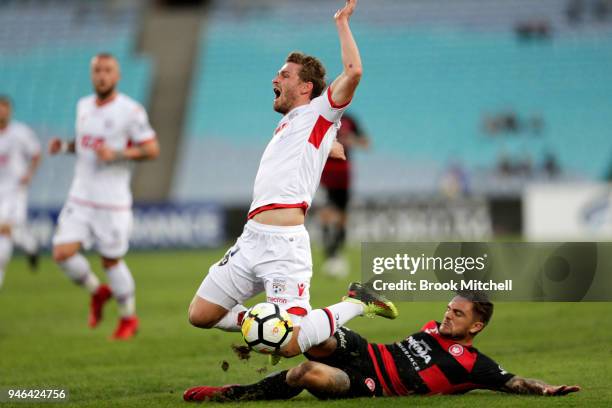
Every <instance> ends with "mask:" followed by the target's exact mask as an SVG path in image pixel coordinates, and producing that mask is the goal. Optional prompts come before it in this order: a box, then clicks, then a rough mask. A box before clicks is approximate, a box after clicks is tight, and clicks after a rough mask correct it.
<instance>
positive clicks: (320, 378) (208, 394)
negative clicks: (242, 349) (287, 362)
mask: <svg viewBox="0 0 612 408" xmlns="http://www.w3.org/2000/svg"><path fill="white" fill-rule="evenodd" d="M350 385H351V381H350V379H349V377H348V375H347V374H346V373H345V372H344V371H342V370H339V369H337V368H334V367H330V366H328V365H325V364H322V363H317V362H313V361H307V362H304V363H302V364H300V365H298V366H297V367H293V368H291V369H289V370H286V371H281V372H278V373H273V374H270V375H269V376H267V377H266V378H264V379H263V380H261V381H259V382H257V383H255V384H250V385H226V386H223V387H208V386H201V387H193V388H189V389H188V390H186V391H185V392H184V393H183V399H184V400H185V401H189V402H201V401H216V402H229V401H255V400H265V401H272V400H287V399H290V398H293V397H295V396H297V395H298V394H299V393H300V392H302V390H304V389H306V390H308V391H309V392H310V393H312V394H313V395H315V396H317V397H318V398H323V399H327V398H339V397H343V396H346V394H347V393H348V392H349V389H350Z"/></svg>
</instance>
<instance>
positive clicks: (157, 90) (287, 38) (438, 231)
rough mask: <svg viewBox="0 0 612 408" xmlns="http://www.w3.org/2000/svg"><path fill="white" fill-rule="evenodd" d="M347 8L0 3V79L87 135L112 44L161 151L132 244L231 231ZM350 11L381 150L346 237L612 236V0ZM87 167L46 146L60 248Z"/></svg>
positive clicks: (358, 105) (329, 55) (359, 108)
mask: <svg viewBox="0 0 612 408" xmlns="http://www.w3.org/2000/svg"><path fill="white" fill-rule="evenodd" d="M339 7H341V2H338V1H335V2H334V1H329V0H309V1H307V2H306V1H300V0H210V1H144V0H132V1H128V0H125V1H118V0H117V1H110V0H109V1H101V0H97V1H96V0H88V1H76V0H0V93H2V94H6V95H8V96H10V97H11V98H12V100H13V102H14V119H16V120H19V121H22V122H25V123H26V124H28V125H29V126H31V127H32V128H33V129H34V130H35V132H36V133H37V135H38V137H39V138H40V140H41V142H42V143H43V145H46V141H47V140H48V139H49V138H51V137H53V136H60V137H63V138H65V139H69V138H72V137H73V135H74V121H75V118H74V115H75V106H76V102H77V100H78V98H79V97H81V96H83V95H85V94H88V93H90V92H91V85H90V82H89V61H90V58H91V57H92V56H93V55H94V54H96V53H97V52H101V51H107V52H112V53H113V54H115V55H116V56H117V57H118V59H119V61H120V63H121V67H122V77H123V79H122V81H121V82H120V85H119V87H120V90H121V91H122V92H124V93H126V94H128V95H130V96H132V97H133V98H135V99H137V100H138V101H140V102H141V103H143V104H144V105H145V107H146V108H147V110H148V112H149V116H150V120H151V123H152V125H153V127H154V128H155V129H156V130H157V133H158V137H159V139H160V143H161V148H162V155H161V157H160V159H159V160H157V161H156V162H154V163H144V164H140V165H138V167H137V168H136V171H135V174H134V179H133V188H134V192H135V201H136V203H137V205H136V207H135V214H136V224H135V230H134V235H133V238H132V242H133V246H134V247H140V248H152V247H155V248H157V247H167V248H183V247H217V246H220V245H223V244H224V243H225V242H226V241H228V240H232V239H233V238H234V237H236V236H237V235H239V234H240V232H241V228H242V226H243V224H244V222H245V220H246V215H247V209H248V206H249V204H250V199H251V194H252V186H253V181H254V179H255V174H256V171H257V167H258V164H259V160H260V157H261V154H262V153H263V150H264V149H265V146H266V144H267V142H268V141H269V139H270V138H271V135H272V131H273V129H274V128H275V125H276V123H277V121H278V120H279V119H280V116H279V115H278V114H277V113H275V112H274V111H273V110H272V99H273V93H272V88H271V79H272V77H273V76H274V75H275V73H276V71H277V70H278V69H279V68H280V66H281V65H282V64H283V61H284V58H285V57H286V55H287V54H288V53H289V51H291V50H301V51H303V52H306V53H309V54H313V55H315V56H318V57H319V58H320V59H321V60H322V61H323V62H324V64H325V65H326V67H327V70H328V76H329V79H330V80H332V79H333V78H334V77H335V76H336V75H337V74H338V73H339V72H340V69H341V63H340V56H339V45H338V40H337V36H336V32H335V26H334V24H333V19H332V16H333V11H335V9H336V8H339ZM352 28H353V32H354V35H355V37H356V40H357V42H358V44H359V47H360V50H361V55H362V59H363V65H364V77H363V80H362V82H361V85H360V87H359V90H358V93H357V96H356V97H355V99H354V101H353V103H352V105H351V106H350V107H349V112H350V114H351V115H352V116H353V117H354V118H356V119H357V120H358V121H359V123H360V126H361V127H362V128H363V130H364V131H365V133H367V134H368V136H369V139H370V147H369V148H368V149H366V150H359V151H357V150H355V151H354V152H353V154H352V179H353V183H352V184H353V186H352V187H353V192H352V200H351V203H350V208H349V219H348V231H347V236H348V240H349V241H350V242H353V243H358V242H362V241H368V240H370V241H400V240H421V241H427V240H441V239H463V240H488V239H493V238H496V237H512V238H517V239H528V240H582V239H610V238H612V194H611V191H612V190H611V189H610V187H609V184H608V181H609V180H610V179H611V178H612V148H611V147H612V142H611V141H612V1H610V0H538V1H532V0H428V1H425V0H376V1H374V0H361V1H360V3H359V10H358V12H357V13H356V14H355V16H354V17H353V19H352ZM73 165H74V159H73V158H72V157H67V156H64V157H53V158H51V157H45V158H44V160H43V165H42V167H41V168H40V170H39V172H38V174H37V176H36V178H35V180H34V183H33V185H32V188H31V190H30V206H31V208H30V214H31V219H30V224H31V227H32V230H33V232H34V233H35V234H36V236H37V238H38V239H39V240H40V241H41V243H43V244H45V245H48V243H49V242H50V238H51V234H52V231H53V223H54V217H56V215H57V213H58V211H59V209H60V208H61V205H62V203H63V201H64V200H65V198H66V194H67V191H68V187H69V184H70V180H71V178H72V172H73ZM323 201H324V199H323V198H321V197H318V198H317V200H316V201H315V205H314V208H313V211H312V212H314V213H316V211H317V208H318V207H320V203H321V202H323ZM308 222H309V223H310V224H316V223H317V217H315V216H311V217H309V221H308ZM310 231H311V235H312V237H313V240H317V239H319V237H320V235H319V232H318V229H317V228H316V227H315V226H314V225H311V228H310Z"/></svg>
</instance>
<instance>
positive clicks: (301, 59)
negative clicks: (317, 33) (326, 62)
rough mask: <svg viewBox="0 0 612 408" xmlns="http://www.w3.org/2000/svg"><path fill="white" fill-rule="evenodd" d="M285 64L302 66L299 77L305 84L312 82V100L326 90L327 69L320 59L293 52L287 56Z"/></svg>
mask: <svg viewBox="0 0 612 408" xmlns="http://www.w3.org/2000/svg"><path fill="white" fill-rule="evenodd" d="M285 62H293V63H294V64H299V65H301V66H302V69H300V72H299V74H298V75H299V77H300V79H301V80H302V81H303V82H312V93H311V94H310V99H314V98H316V97H317V96H319V95H321V93H322V92H323V90H324V89H325V85H326V84H325V67H324V66H323V64H322V63H321V61H319V60H318V58H316V57H313V56H311V55H306V54H304V53H303V52H299V51H293V52H291V53H290V54H289V55H287V59H286V60H285Z"/></svg>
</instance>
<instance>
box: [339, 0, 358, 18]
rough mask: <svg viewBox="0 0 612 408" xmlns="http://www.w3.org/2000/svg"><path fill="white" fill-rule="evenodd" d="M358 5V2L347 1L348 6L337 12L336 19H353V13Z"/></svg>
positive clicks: (355, 0) (353, 0)
mask: <svg viewBox="0 0 612 408" xmlns="http://www.w3.org/2000/svg"><path fill="white" fill-rule="evenodd" d="M356 5H357V0H346V4H345V5H344V7H343V8H341V9H340V10H338V11H336V14H334V19H335V20H336V21H337V20H341V19H346V20H347V21H348V19H349V18H350V17H351V14H353V11H355V6H356Z"/></svg>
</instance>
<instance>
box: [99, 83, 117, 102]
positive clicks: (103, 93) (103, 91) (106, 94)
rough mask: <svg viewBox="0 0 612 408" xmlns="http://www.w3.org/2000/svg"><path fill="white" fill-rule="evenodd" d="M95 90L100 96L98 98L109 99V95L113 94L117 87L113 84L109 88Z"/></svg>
mask: <svg viewBox="0 0 612 408" xmlns="http://www.w3.org/2000/svg"><path fill="white" fill-rule="evenodd" d="M95 90H96V95H97V96H98V99H99V100H101V101H103V100H105V99H107V98H108V97H109V96H111V95H112V94H113V92H115V87H114V86H111V87H109V88H108V89H99V88H95Z"/></svg>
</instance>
